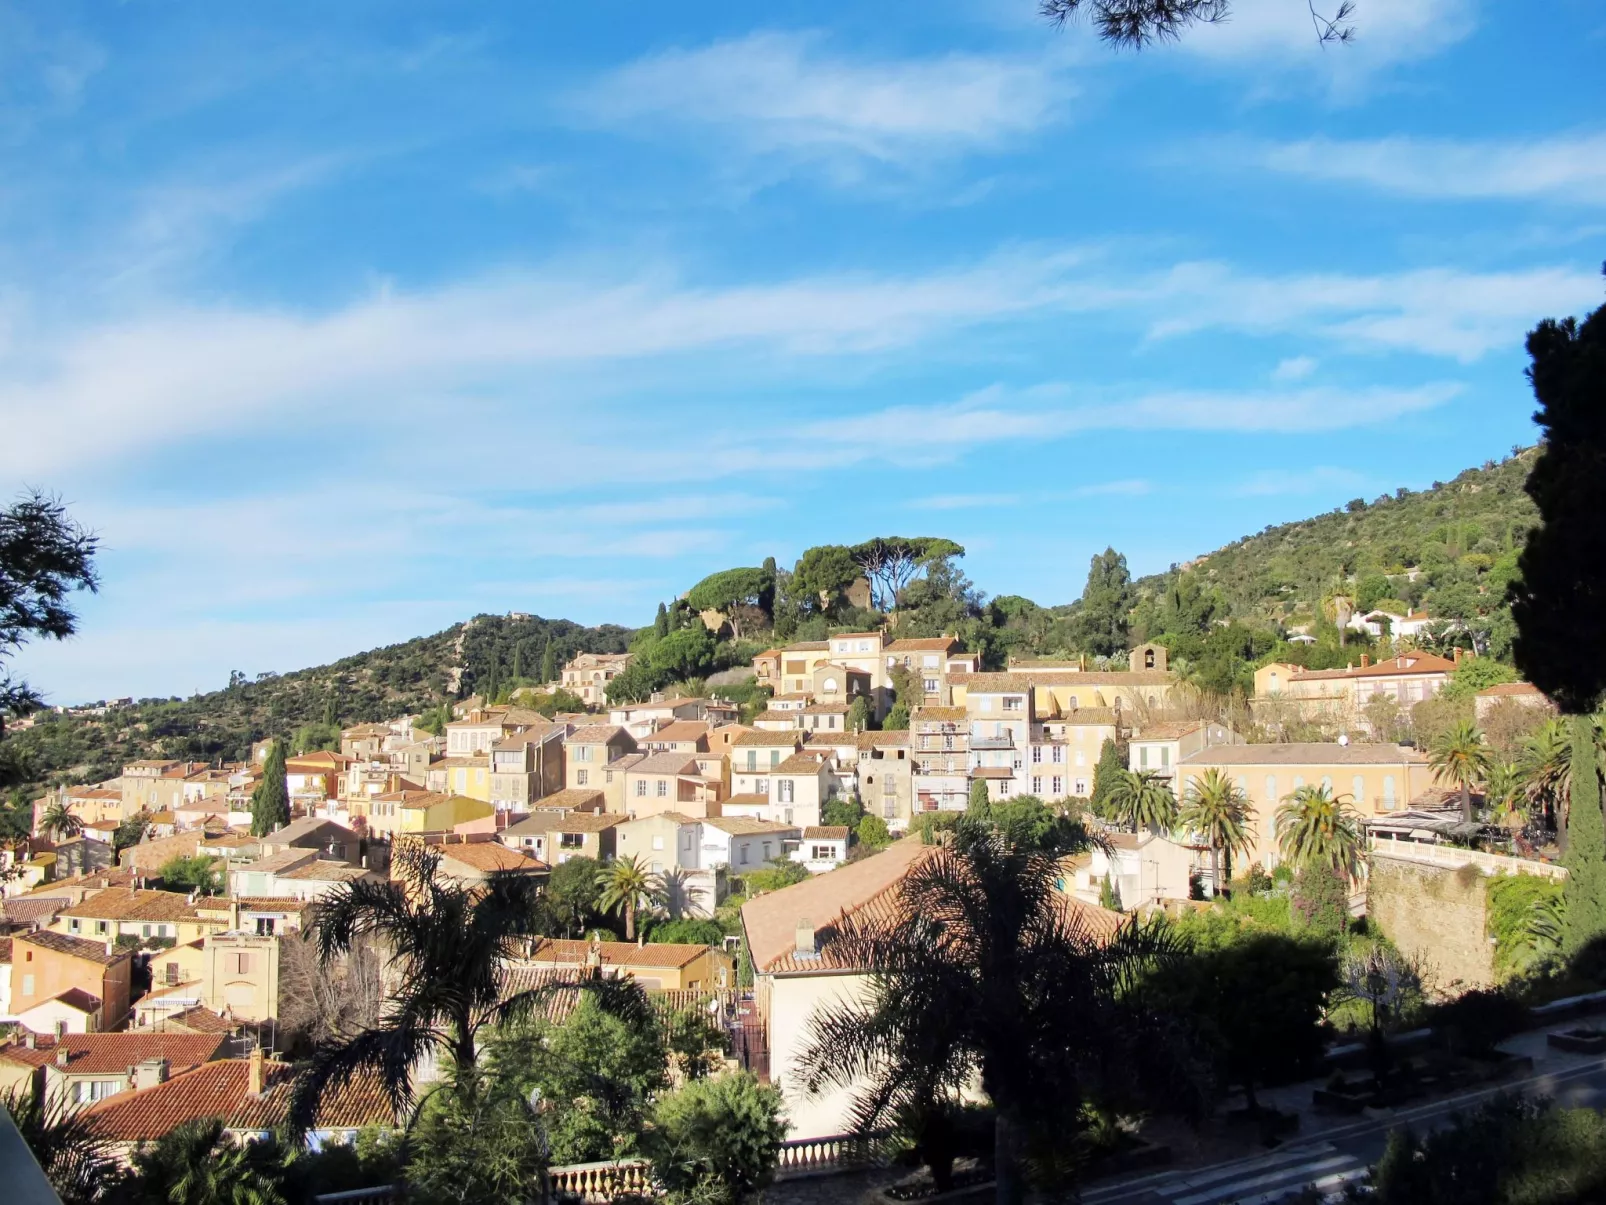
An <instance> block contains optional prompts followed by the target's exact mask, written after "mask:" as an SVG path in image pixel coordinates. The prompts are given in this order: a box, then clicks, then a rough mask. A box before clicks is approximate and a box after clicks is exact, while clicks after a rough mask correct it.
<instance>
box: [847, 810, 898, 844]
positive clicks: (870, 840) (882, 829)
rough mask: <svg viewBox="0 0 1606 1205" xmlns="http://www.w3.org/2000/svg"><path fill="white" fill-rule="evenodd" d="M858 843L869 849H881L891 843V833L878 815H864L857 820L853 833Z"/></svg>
mask: <svg viewBox="0 0 1606 1205" xmlns="http://www.w3.org/2000/svg"><path fill="white" fill-rule="evenodd" d="M855 835H856V836H857V837H858V839H859V844H860V845H864V846H867V847H868V848H870V849H883V848H885V847H886V846H888V845H890V844H892V833H891V832H890V831H889V830H888V828H887V822H886V821H885V820H883V819H881V817H880V816H865V817H863V818H862V819H861V820H860V821H859V827H858V829H857V830H856V834H855Z"/></svg>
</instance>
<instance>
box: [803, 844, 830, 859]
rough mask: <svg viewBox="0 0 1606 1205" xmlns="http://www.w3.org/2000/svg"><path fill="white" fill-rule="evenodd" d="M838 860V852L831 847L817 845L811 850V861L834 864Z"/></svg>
mask: <svg viewBox="0 0 1606 1205" xmlns="http://www.w3.org/2000/svg"><path fill="white" fill-rule="evenodd" d="M835 860H836V850H835V849H834V848H833V847H832V846H829V845H816V846H813V847H812V848H810V850H809V861H811V862H832V861H835Z"/></svg>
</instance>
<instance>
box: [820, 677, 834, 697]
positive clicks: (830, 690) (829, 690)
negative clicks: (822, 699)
mask: <svg viewBox="0 0 1606 1205" xmlns="http://www.w3.org/2000/svg"><path fill="white" fill-rule="evenodd" d="M820 691H821V693H822V694H828V695H834V694H836V679H835V678H827V679H826V680H825V681H823V682H821V683H820Z"/></svg>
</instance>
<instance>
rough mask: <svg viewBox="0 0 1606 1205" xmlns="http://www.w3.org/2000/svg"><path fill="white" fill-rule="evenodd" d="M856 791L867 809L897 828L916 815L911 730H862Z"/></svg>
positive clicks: (855, 765)
mask: <svg viewBox="0 0 1606 1205" xmlns="http://www.w3.org/2000/svg"><path fill="white" fill-rule="evenodd" d="M855 745H856V749H855V760H854V761H853V763H852V770H853V775H854V791H855V793H856V794H857V795H858V797H859V802H860V803H861V804H863V805H864V809H865V811H866V812H868V813H870V814H871V815H874V816H880V817H881V819H883V820H885V821H886V822H887V826H888V827H889V828H892V829H894V830H901V829H906V828H908V827H909V821H910V818H911V816H912V815H913V798H914V795H913V790H912V788H913V782H914V776H913V769H914V762H913V761H912V760H911V759H910V757H909V732H908V730H907V729H905V730H903V731H901V732H861V733H859V734H857V736H856V737H855Z"/></svg>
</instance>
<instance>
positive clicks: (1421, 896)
mask: <svg viewBox="0 0 1606 1205" xmlns="http://www.w3.org/2000/svg"><path fill="white" fill-rule="evenodd" d="M1485 882H1486V878H1485V876H1484V874H1483V873H1482V872H1481V871H1480V870H1479V869H1478V868H1477V867H1476V866H1470V865H1469V866H1462V867H1458V868H1450V867H1444V866H1428V865H1424V864H1423V863H1421V862H1413V861H1407V860H1405V859H1403V858H1391V857H1388V856H1387V855H1385V854H1380V853H1377V852H1375V851H1374V852H1373V854H1372V857H1371V873H1370V875H1369V877H1368V880H1367V890H1366V914H1367V917H1368V919H1369V920H1370V921H1371V922H1372V923H1373V924H1375V925H1377V926H1378V927H1379V928H1380V929H1382V930H1383V932H1384V933H1385V934H1386V935H1387V936H1388V939H1389V940H1390V941H1392V942H1393V943H1394V944H1395V945H1396V946H1398V947H1399V948H1400V949H1401V950H1402V951H1403V952H1404V953H1406V954H1409V955H1414V956H1416V957H1418V958H1420V959H1421V960H1422V961H1423V963H1424V964H1425V965H1426V967H1427V968H1428V971H1429V973H1428V974H1427V975H1426V976H1425V978H1426V979H1427V980H1428V984H1429V986H1430V988H1432V989H1435V990H1437V991H1441V992H1453V991H1458V990H1461V989H1463V988H1473V987H1485V986H1488V985H1490V984H1492V983H1493V982H1494V947H1493V946H1492V945H1490V944H1489V936H1488V915H1487V908H1486V903H1485V900H1486V896H1485V889H1484V884H1485ZM1458 982H1459V985H1460V986H1459V987H1457V984H1458Z"/></svg>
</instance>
